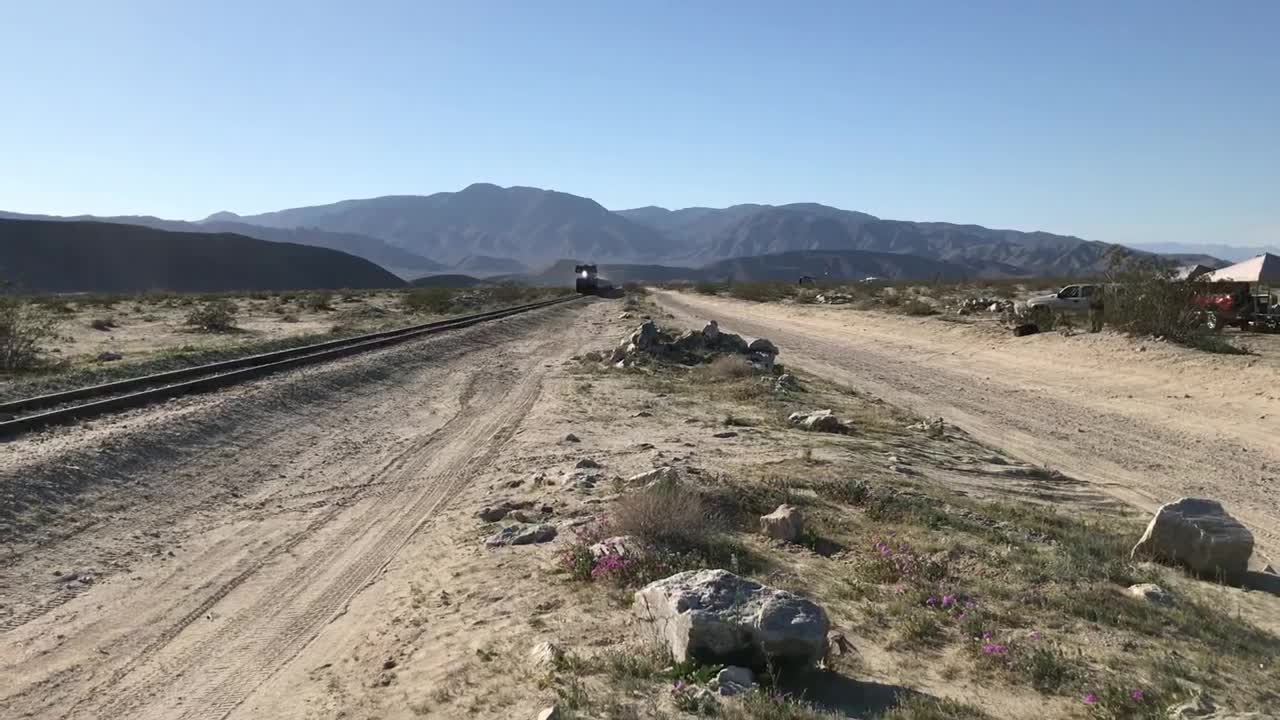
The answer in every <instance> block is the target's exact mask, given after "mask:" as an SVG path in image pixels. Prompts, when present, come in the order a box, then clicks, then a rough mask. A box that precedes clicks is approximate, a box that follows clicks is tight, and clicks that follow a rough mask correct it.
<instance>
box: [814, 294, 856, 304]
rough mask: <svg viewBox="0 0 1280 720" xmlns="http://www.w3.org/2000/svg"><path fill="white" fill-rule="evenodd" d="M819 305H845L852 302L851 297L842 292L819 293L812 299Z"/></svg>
mask: <svg viewBox="0 0 1280 720" xmlns="http://www.w3.org/2000/svg"><path fill="white" fill-rule="evenodd" d="M813 301H814V302H815V303H818V304H819V305H847V304H849V303H851V302H853V296H852V295H849V294H847V293H842V292H827V293H821V294H819V295H817V296H815V297H814V298H813Z"/></svg>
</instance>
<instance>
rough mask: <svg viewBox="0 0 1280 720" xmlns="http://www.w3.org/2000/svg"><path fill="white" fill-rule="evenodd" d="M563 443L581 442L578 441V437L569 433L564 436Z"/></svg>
mask: <svg viewBox="0 0 1280 720" xmlns="http://www.w3.org/2000/svg"><path fill="white" fill-rule="evenodd" d="M564 441H565V442H582V440H580V439H579V438H578V436H577V435H574V434H573V433H569V434H568V435H565V436H564Z"/></svg>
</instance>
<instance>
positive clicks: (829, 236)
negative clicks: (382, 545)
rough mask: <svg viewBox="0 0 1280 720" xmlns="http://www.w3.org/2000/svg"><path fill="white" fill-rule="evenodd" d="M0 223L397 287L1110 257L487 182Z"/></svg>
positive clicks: (1107, 252)
mask: <svg viewBox="0 0 1280 720" xmlns="http://www.w3.org/2000/svg"><path fill="white" fill-rule="evenodd" d="M0 217H19V218H25V219H39V220H49V221H55V220H56V221H76V220H92V221H100V222H108V223H118V224H132V225H142V226H146V227H150V228H156V229H161V230H169V231H178V232H188V233H191V232H194V233H205V234H210V233H225V232H233V233H236V234H239V235H243V236H247V237H252V238H257V239H260V240H268V241H272V242H291V243H297V244H303V245H312V246H316V247H324V248H329V249H336V250H340V251H342V252H346V253H350V254H352V255H355V256H357V257H360V258H363V259H365V260H369V261H371V262H373V263H376V264H378V265H380V266H382V267H384V268H386V269H388V270H391V271H392V272H394V273H395V274H397V275H399V276H400V277H403V278H415V277H421V276H424V275H430V274H436V273H453V274H466V275H469V276H506V277H517V276H518V277H538V276H541V275H544V274H545V273H544V272H542V271H539V270H537V268H547V267H548V266H551V271H554V270H555V269H556V267H557V266H555V265H554V263H556V262H557V261H559V260H563V259H575V260H580V261H589V262H596V263H598V264H604V265H607V266H609V267H610V268H612V269H613V270H614V271H616V272H625V273H626V274H627V275H628V277H629V278H630V279H635V280H659V279H662V278H663V277H666V276H669V275H672V274H673V272H674V270H663V269H662V268H668V269H674V268H679V269H681V270H680V272H678V273H675V274H677V275H681V276H683V277H698V276H706V277H712V276H726V277H727V276H734V277H737V278H739V279H744V280H749V279H761V278H765V277H770V278H772V277H775V276H779V275H784V276H786V277H790V276H791V275H795V274H797V273H800V274H810V275H822V274H829V275H832V276H836V275H840V276H844V277H860V276H863V275H877V276H881V277H891V278H916V277H939V276H945V277H952V278H956V277H972V278H983V277H1008V276H1050V275H1052V276H1089V275H1096V274H1099V273H1101V272H1103V271H1105V270H1106V269H1108V265H1109V262H1110V257H1111V253H1112V251H1113V250H1114V249H1115V247H1116V246H1114V245H1109V244H1106V243H1102V242H1096V241H1088V240H1084V239H1082V238H1078V237H1074V236H1070V235H1057V234H1053V233H1047V232H1040V231H1031V232H1024V231H1018V230H1000V229H990V228H986V227H982V226H979V225H963V224H954V223H946V222H916V221H908V220H889V219H882V218H878V217H876V216H874V215H869V214H867V213H863V212H857V211H853V210H843V209H840V208H835V207H830V206H826V205H820V204H816V203H795V204H789V205H776V206H775V205H761V204H744V205H733V206H730V207H726V208H709V207H691V208H683V209H677V210H669V209H666V208H661V207H656V206H648V207H640V208H633V209H627V210H618V211H610V210H608V209H606V208H605V207H603V206H602V205H600V204H599V203H597V202H595V201H594V200H591V199H588V198H585V197H580V196H577V195H571V194H568V193H564V192H557V191H553V190H542V189H539V188H531V187H507V188H504V187H499V186H497V185H492V184H487V183H477V184H474V185H470V186H468V187H466V188H464V189H462V190H460V191H457V192H441V193H435V194H432V195H391V196H384V197H377V198H370V199H361V200H343V201H341V202H336V203H331V204H328V205H316V206H308V207H298V208H289V209H284V210H278V211H274V212H268V213H262V214H257V215H243V216H242V215H237V214H235V213H232V212H229V211H222V212H217V213H214V214H212V215H210V216H209V217H207V218H205V219H203V220H199V221H195V222H187V221H181V220H164V219H161V218H156V217H149V216H124V217H101V218H99V217H89V216H80V217H74V218H59V217H52V216H32V215H17V214H14V213H0ZM1201 249H1202V248H1179V249H1177V252H1178V254H1177V255H1176V256H1173V259H1175V260H1177V261H1179V262H1200V263H1202V264H1206V265H1215V266H1216V265H1222V264H1224V263H1223V262H1222V261H1220V260H1218V259H1217V258H1216V257H1209V256H1206V255H1204V254H1195V253H1190V252H1184V251H1189V250H1201ZM1170 250H1172V249H1170ZM1154 251H1155V252H1162V253H1163V252H1168V250H1158V249H1157V250H1154ZM797 253H799V254H797ZM857 253H861V255H859V254H857ZM729 261H732V262H729ZM726 262H728V264H725V263H726ZM530 268H534V269H535V270H533V271H530V270H529V269H530ZM646 268H647V269H646ZM692 269H696V270H698V272H692ZM833 269H834V270H835V272H832V271H833ZM704 271H705V272H704ZM645 273H649V274H650V276H645Z"/></svg>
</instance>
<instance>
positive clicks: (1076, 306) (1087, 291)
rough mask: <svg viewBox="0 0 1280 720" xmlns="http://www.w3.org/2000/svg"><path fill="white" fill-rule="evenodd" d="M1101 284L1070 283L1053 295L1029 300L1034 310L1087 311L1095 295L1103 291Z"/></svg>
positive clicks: (1028, 303) (1030, 306) (1029, 306)
mask: <svg viewBox="0 0 1280 720" xmlns="http://www.w3.org/2000/svg"><path fill="white" fill-rule="evenodd" d="M1102 291H1103V286H1101V285H1083V284H1082V285H1068V286H1066V287H1064V288H1062V289H1061V290H1059V291H1058V292H1056V293H1053V294H1052V295H1040V296H1037V297H1033V298H1031V299H1030V300H1028V301H1027V307H1028V308H1030V309H1031V310H1032V311H1035V310H1036V309H1037V308H1044V309H1045V310H1048V311H1050V312H1061V313H1087V312H1089V303H1090V301H1091V300H1092V299H1093V297H1094V295H1095V294H1097V293H1101V292H1102Z"/></svg>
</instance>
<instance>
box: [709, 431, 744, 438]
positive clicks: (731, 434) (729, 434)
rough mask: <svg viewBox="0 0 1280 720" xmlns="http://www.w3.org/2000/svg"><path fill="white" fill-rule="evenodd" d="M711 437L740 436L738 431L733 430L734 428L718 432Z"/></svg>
mask: <svg viewBox="0 0 1280 720" xmlns="http://www.w3.org/2000/svg"><path fill="white" fill-rule="evenodd" d="M711 437H713V438H733V437H738V433H736V432H734V431H732V430H725V431H724V432H718V433H716V434H714V435H712V436H711Z"/></svg>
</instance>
